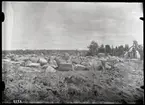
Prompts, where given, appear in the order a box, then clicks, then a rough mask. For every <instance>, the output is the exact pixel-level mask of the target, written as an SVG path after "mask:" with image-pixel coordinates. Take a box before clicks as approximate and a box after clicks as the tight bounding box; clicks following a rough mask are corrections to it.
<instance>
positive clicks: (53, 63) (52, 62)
mask: <svg viewBox="0 0 145 105" xmlns="http://www.w3.org/2000/svg"><path fill="white" fill-rule="evenodd" d="M49 64H50V65H51V67H53V68H57V67H58V65H57V62H56V61H55V60H54V59H51V60H50V61H49Z"/></svg>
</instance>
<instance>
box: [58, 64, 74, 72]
mask: <svg viewBox="0 0 145 105" xmlns="http://www.w3.org/2000/svg"><path fill="white" fill-rule="evenodd" d="M58 70H59V71H72V70H73V66H72V64H71V63H62V64H59V67H58Z"/></svg>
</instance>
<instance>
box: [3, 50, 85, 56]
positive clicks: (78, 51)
mask: <svg viewBox="0 0 145 105" xmlns="http://www.w3.org/2000/svg"><path fill="white" fill-rule="evenodd" d="M9 53H11V54H17V55H19V54H37V55H40V54H41V53H43V54H44V55H53V54H56V53H57V54H62V53H69V54H70V55H76V54H77V53H80V54H81V55H85V54H86V53H87V50H3V51H2V54H9Z"/></svg>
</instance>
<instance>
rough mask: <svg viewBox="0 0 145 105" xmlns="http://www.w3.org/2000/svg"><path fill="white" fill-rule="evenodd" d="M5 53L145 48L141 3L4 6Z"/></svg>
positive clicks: (61, 3) (5, 3)
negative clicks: (134, 45) (95, 46)
mask: <svg viewBox="0 0 145 105" xmlns="http://www.w3.org/2000/svg"><path fill="white" fill-rule="evenodd" d="M2 11H3V12H4V14H5V21H4V22H3V23H2V49H4V50H16V49H58V50H59V49H60V50H61V49H68V50H69V49H70V50H73V49H74V50H76V49H78V50H79V49H80V50H82V49H87V46H88V45H89V44H90V43H91V41H92V40H94V41H96V42H97V43H98V44H99V45H101V44H109V45H110V46H112V45H113V46H119V45H125V44H129V45H130V46H131V45H132V43H133V40H137V41H138V43H139V44H143V21H142V20H140V19H139V18H140V17H143V11H142V4H141V3H123V2H122V3H115V2H111V3H106V2H105V3H99V2H87V3H84V2H3V3H2Z"/></svg>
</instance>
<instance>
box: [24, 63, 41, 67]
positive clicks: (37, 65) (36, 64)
mask: <svg viewBox="0 0 145 105" xmlns="http://www.w3.org/2000/svg"><path fill="white" fill-rule="evenodd" d="M26 67H40V63H29V64H27V65H26Z"/></svg>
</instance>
